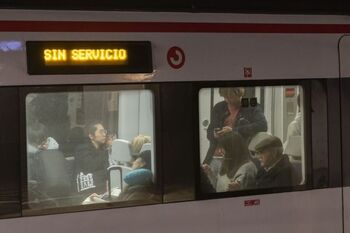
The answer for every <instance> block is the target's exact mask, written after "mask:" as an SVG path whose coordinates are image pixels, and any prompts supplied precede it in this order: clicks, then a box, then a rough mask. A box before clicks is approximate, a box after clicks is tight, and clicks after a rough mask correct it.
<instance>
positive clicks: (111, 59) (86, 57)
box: [43, 48, 128, 65]
mask: <svg viewBox="0 0 350 233" xmlns="http://www.w3.org/2000/svg"><path fill="white" fill-rule="evenodd" d="M43 56H44V60H45V64H47V65H60V64H72V65H73V64H76V65H79V64H83V63H87V64H94V65H100V64H109V65H113V64H126V63H127V61H128V51H127V50H126V49H119V48H107V49H106V48H103V49H70V50H67V49H45V50H44V53H43Z"/></svg>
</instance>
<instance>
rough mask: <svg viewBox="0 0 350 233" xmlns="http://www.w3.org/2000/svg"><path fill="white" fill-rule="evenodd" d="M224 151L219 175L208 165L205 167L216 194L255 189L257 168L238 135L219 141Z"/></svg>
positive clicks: (231, 135)
mask: <svg viewBox="0 0 350 233" xmlns="http://www.w3.org/2000/svg"><path fill="white" fill-rule="evenodd" d="M219 144H220V146H221V147H222V148H223V150H224V156H223V162H222V164H221V167H220V169H219V174H218V175H217V176H215V174H214V173H213V172H212V170H211V169H210V167H209V166H208V165H206V164H205V165H203V168H204V171H205V172H206V174H207V175H208V177H209V179H210V181H211V183H212V185H213V186H214V187H215V190H216V192H226V191H233V190H242V189H249V188H253V187H254V184H255V176H256V173H257V168H256V166H255V165H254V163H253V162H252V161H251V160H250V154H249V151H248V148H247V146H246V144H245V142H244V140H243V139H242V137H241V136H240V135H238V134H230V135H227V136H225V137H224V138H222V139H221V140H220V141H219Z"/></svg>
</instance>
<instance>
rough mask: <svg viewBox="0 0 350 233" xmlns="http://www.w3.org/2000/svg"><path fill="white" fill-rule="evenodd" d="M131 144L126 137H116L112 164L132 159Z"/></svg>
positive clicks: (111, 156)
mask: <svg viewBox="0 0 350 233" xmlns="http://www.w3.org/2000/svg"><path fill="white" fill-rule="evenodd" d="M130 144H131V143H130V142H129V141H127V140H124V139H116V140H114V141H113V142H112V151H111V154H110V161H111V164H126V163H128V162H130V161H131V149H130Z"/></svg>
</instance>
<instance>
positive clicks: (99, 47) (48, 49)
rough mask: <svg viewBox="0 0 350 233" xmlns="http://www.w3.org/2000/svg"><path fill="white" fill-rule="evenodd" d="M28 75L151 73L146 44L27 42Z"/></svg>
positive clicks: (149, 47)
mask: <svg viewBox="0 0 350 233" xmlns="http://www.w3.org/2000/svg"><path fill="white" fill-rule="evenodd" d="M26 47H27V67H28V73H29V74H99V73H151V72H153V66H152V49H151V43H150V42H147V41H130V42H125V41H122V42H120V41H119V42H117V41H113V42H105V41H99V42H97V41H96V42H95V41H94V42H90V41H89V42H86V41H85V42H84V41H83V42H82V41H28V42H27V43H26Z"/></svg>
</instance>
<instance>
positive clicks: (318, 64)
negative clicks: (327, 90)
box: [0, 32, 341, 86]
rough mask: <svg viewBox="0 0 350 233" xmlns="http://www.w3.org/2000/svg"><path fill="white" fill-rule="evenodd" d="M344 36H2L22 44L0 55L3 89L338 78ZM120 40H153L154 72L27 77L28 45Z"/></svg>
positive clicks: (173, 34)
mask: <svg viewBox="0 0 350 233" xmlns="http://www.w3.org/2000/svg"><path fill="white" fill-rule="evenodd" d="M340 36H341V35H337V34H336V35H324V36H322V37H320V36H319V35H305V34H300V35H296V34H243V33H237V34H235V33H228V34H227V33H224V34H223V33H221V34H210V33H47V32H46V33H40V32H31V33H29V32H28V33H7V32H3V33H0V41H20V42H21V43H22V44H23V48H22V50H21V51H12V52H9V51H7V52H4V51H0V85H3V86H8V85H43V84H73V83H119V82H140V81H143V80H145V81H154V82H167V81H194V80H202V81H205V80H208V81H209V80H243V79H245V78H244V71H243V70H244V68H245V67H251V68H252V71H253V77H252V78H251V80H256V79H305V78H337V77H338V62H337V59H338V51H337V44H338V38H339V37H340ZM28 40H29V41H30V40H32V41H36V40H39V41H40V40H48V41H50V40H58V41H59V40H80V41H84V40H96V41H99V40H111V41H113V40H115V41H125V40H126V41H127V40H130V41H133V40H139V41H144V40H146V41H151V43H152V50H153V62H154V72H153V74H99V75H28V74H27V67H26V53H25V49H24V47H25V41H28ZM173 46H178V47H180V48H182V49H183V50H184V52H185V56H186V61H185V64H184V66H183V67H182V68H180V69H173V68H171V67H170V66H169V65H168V63H167V58H166V54H167V51H168V49H170V48H171V47H173Z"/></svg>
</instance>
